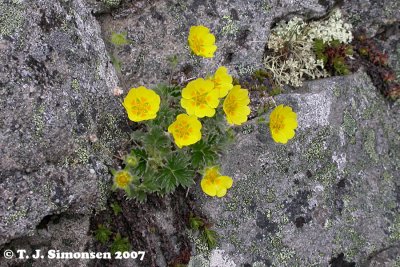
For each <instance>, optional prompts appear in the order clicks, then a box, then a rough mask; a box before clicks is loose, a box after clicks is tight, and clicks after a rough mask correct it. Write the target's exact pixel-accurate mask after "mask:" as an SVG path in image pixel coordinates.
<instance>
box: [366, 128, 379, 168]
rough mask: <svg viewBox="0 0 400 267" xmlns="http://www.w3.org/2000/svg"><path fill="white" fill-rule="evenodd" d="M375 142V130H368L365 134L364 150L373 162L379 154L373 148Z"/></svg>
mask: <svg viewBox="0 0 400 267" xmlns="http://www.w3.org/2000/svg"><path fill="white" fill-rule="evenodd" d="M375 143H376V137H375V132H374V130H369V131H368V132H367V133H366V135H365V141H364V150H365V152H366V153H367V154H368V156H369V157H370V158H371V159H372V160H373V161H374V162H378V160H379V156H378V154H377V152H376V149H375Z"/></svg>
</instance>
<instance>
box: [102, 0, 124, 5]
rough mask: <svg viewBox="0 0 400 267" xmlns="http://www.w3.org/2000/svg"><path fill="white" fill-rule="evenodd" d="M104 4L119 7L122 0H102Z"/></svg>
mask: <svg viewBox="0 0 400 267" xmlns="http://www.w3.org/2000/svg"><path fill="white" fill-rule="evenodd" d="M102 2H103V3H104V4H106V5H107V6H110V7H117V6H119V4H120V3H121V0H102Z"/></svg>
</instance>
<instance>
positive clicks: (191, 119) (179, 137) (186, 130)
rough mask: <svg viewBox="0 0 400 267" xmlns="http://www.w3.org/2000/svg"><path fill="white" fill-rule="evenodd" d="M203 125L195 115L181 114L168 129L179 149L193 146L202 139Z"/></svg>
mask: <svg viewBox="0 0 400 267" xmlns="http://www.w3.org/2000/svg"><path fill="white" fill-rule="evenodd" d="M201 127H202V126H201V123H200V121H199V120H198V119H197V118H196V116H194V115H190V116H189V115H187V114H179V115H178V116H177V117H176V120H175V121H174V122H173V123H172V124H171V125H170V126H169V127H168V132H169V133H171V134H172V136H173V137H174V140H175V143H176V145H177V146H178V147H179V148H182V147H183V146H188V145H192V144H194V143H196V142H198V141H200V139H201V131H200V130H201Z"/></svg>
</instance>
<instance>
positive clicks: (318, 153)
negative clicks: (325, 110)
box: [305, 127, 330, 163]
mask: <svg viewBox="0 0 400 267" xmlns="http://www.w3.org/2000/svg"><path fill="white" fill-rule="evenodd" d="M329 135H330V130H329V128H327V127H324V128H323V129H321V130H320V131H319V132H318V133H317V136H316V137H315V138H313V139H312V141H311V143H310V144H309V145H308V148H307V150H306V153H305V156H306V159H307V162H308V163H312V162H315V160H316V159H319V160H320V159H323V158H325V157H326V155H327V154H328V153H329V150H327V149H325V148H324V143H325V142H326V139H327V137H328V136H329Z"/></svg>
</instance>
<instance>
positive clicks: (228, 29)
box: [221, 15, 239, 36]
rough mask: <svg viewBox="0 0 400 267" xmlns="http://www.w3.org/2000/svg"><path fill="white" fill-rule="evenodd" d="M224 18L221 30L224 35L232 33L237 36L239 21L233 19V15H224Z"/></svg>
mask: <svg viewBox="0 0 400 267" xmlns="http://www.w3.org/2000/svg"><path fill="white" fill-rule="evenodd" d="M222 20H223V23H222V24H223V25H224V26H223V27H222V30H221V33H222V35H232V36H236V34H237V33H238V31H239V26H238V25H237V23H236V22H235V21H234V20H233V19H232V17H231V16H228V15H226V16H223V17H222Z"/></svg>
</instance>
